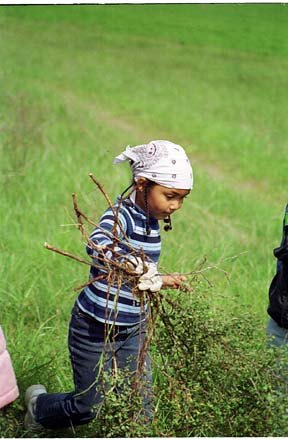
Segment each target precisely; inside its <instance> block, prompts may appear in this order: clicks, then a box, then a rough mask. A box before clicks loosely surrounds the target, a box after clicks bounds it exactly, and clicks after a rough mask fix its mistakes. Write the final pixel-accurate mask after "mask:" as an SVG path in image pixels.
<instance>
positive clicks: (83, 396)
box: [35, 307, 111, 429]
mask: <svg viewBox="0 0 288 439" xmlns="http://www.w3.org/2000/svg"><path fill="white" fill-rule="evenodd" d="M98 328H99V323H98V322H96V321H95V322H94V321H93V320H92V319H89V318H88V319H87V318H86V317H85V316H83V314H82V313H81V312H80V311H79V309H78V307H75V308H74V310H73V312H72V318H71V322H70V329H69V350H70V358H71V364H72V368H73V375H74V384H75V390H74V392H69V393H52V394H45V393H43V394H41V395H39V397H38V398H37V401H36V408H35V420H36V422H38V423H40V424H41V425H42V426H44V427H45V428H50V429H55V428H62V427H68V426H71V425H79V424H85V423H87V422H89V421H90V420H92V419H93V418H94V417H95V413H94V410H93V406H94V405H95V404H97V403H99V402H100V401H101V395H100V394H99V393H98V392H97V390H96V386H97V384H98V381H99V377H98V374H99V367H100V364H101V360H102V358H103V355H102V353H103V348H104V342H103V341H99V339H100V340H101V336H100V338H99V336H98ZM109 367H111V364H110V365H109V364H108V361H107V358H106V368H109Z"/></svg>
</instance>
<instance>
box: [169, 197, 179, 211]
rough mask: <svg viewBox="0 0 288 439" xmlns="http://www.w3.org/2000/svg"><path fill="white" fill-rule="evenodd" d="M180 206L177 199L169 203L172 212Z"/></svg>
mask: <svg viewBox="0 0 288 439" xmlns="http://www.w3.org/2000/svg"><path fill="white" fill-rule="evenodd" d="M180 207H181V202H180V201H178V200H173V201H172V203H171V204H170V209H171V211H172V212H175V210H178V209H180Z"/></svg>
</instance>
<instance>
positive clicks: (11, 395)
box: [0, 326, 19, 409]
mask: <svg viewBox="0 0 288 439" xmlns="http://www.w3.org/2000/svg"><path fill="white" fill-rule="evenodd" d="M18 396H19V391H18V387H17V382H16V378H15V373H14V370H13V366H12V363H11V358H10V355H9V352H8V351H7V349H6V342H5V337H4V334H3V331H2V328H1V326H0V409H1V408H2V407H4V406H6V405H7V404H10V402H12V401H14V400H15V399H16V398H18Z"/></svg>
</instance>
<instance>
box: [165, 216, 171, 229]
mask: <svg viewBox="0 0 288 439" xmlns="http://www.w3.org/2000/svg"><path fill="white" fill-rule="evenodd" d="M164 223H166V225H165V226H164V230H165V232H169V230H172V222H171V217H170V215H168V216H167V217H166V218H164Z"/></svg>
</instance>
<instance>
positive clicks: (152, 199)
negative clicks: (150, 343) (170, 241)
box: [25, 140, 193, 430]
mask: <svg viewBox="0 0 288 439" xmlns="http://www.w3.org/2000/svg"><path fill="white" fill-rule="evenodd" d="M124 161H129V163H130V166H131V169H132V174H133V183H132V185H131V186H129V188H127V189H126V191H124V193H125V192H127V190H128V189H131V188H132V189H131V192H130V194H129V195H128V196H127V197H125V198H123V194H124V193H122V195H121V196H120V197H118V199H117V201H116V203H115V205H114V206H113V208H111V207H110V208H108V209H107V211H106V212H105V213H104V214H103V216H102V217H101V219H100V223H99V226H98V227H96V229H95V230H94V231H93V232H92V234H91V236H90V240H91V242H90V243H88V246H87V252H88V254H89V255H90V256H91V257H92V259H93V261H94V264H93V266H91V270H90V280H92V279H93V280H94V281H93V282H92V283H90V284H89V285H88V286H87V287H85V288H84V290H83V291H82V292H81V293H80V295H79V297H78V299H77V300H76V302H75V305H74V308H73V310H72V318H71V322H70V328H69V340H68V342H69V350H70V358H71V363H72V368H73V373H74V384H75V390H74V391H73V392H69V393H56V394H48V393H47V392H46V389H45V387H44V386H42V385H40V384H37V385H34V386H30V387H29V388H28V389H27V391H26V395H25V401H26V405H27V413H26V416H25V425H26V427H27V428H29V429H35V430H36V429H39V428H41V427H42V428H43V427H45V428H52V429H53V428H59V427H66V426H70V425H77V424H84V423H87V422H89V421H90V420H92V419H93V418H94V417H95V413H94V411H93V407H94V406H95V405H96V404H97V403H99V402H101V399H102V398H103V396H102V395H101V394H100V392H99V391H98V392H97V390H96V389H97V384H98V383H99V377H98V373H99V367H100V366H99V364H100V363H101V361H100V359H101V358H103V357H101V355H102V354H103V352H104V351H105V357H104V358H105V370H108V371H111V370H112V368H113V361H116V363H117V367H118V368H121V369H124V368H127V367H128V368H129V370H130V372H131V373H133V371H134V372H135V371H136V370H137V357H138V352H139V349H141V347H142V346H143V342H144V339H145V314H146V311H147V305H144V307H143V304H142V303H140V302H139V301H138V300H137V298H136V297H135V295H134V294H133V291H132V290H131V287H130V288H129V283H122V284H121V285H120V287H119V286H118V287H117V279H116V283H114V284H112V285H111V279H110V277H109V280H108V274H107V269H106V271H105V269H104V266H105V267H106V266H107V260H110V261H111V264H116V263H119V261H120V264H122V266H123V269H129V270H131V271H132V272H134V273H136V274H137V275H138V278H139V282H138V285H137V287H138V289H139V290H140V291H141V290H142V291H147V290H150V291H153V292H155V293H157V291H159V290H160V289H161V288H165V287H166V288H178V287H179V286H180V285H181V283H182V282H183V280H185V277H184V276H181V275H173V276H164V275H160V274H159V273H158V270H157V262H158V259H159V256H160V248H161V240H160V233H159V223H158V220H164V221H165V222H166V223H167V224H166V226H165V229H166V230H170V229H172V226H171V220H170V215H172V214H173V213H174V212H175V211H176V210H178V209H180V208H181V207H182V203H183V199H184V198H185V197H186V196H187V195H188V194H189V193H190V190H191V189H192V185H193V175H192V168H191V165H190V163H189V160H188V158H187V156H186V153H185V151H184V150H183V148H182V147H181V146H179V145H176V144H174V143H171V142H168V141H165V140H157V141H152V142H150V143H148V144H144V145H138V146H135V147H134V148H130V147H127V148H126V150H125V151H124V152H123V153H122V154H120V155H119V156H117V157H116V158H115V160H114V163H121V162H124ZM115 212H117V215H115ZM115 233H116V234H117V240H116V244H115V238H114V236H115ZM131 249H132V251H131ZM141 252H142V254H143V252H144V254H145V261H144V259H143V257H141ZM101 258H102V260H101ZM101 261H102V262H101ZM101 264H102V265H101ZM105 264H106V265H105ZM103 273H104V274H105V273H106V274H105V275H103ZM138 278H137V279H138ZM112 283H113V282H112ZM107 328H108V329H107ZM112 328H113V331H112ZM107 338H109V343H105V341H106V340H107ZM145 360H146V361H145V362H144V364H145V370H144V373H143V376H144V377H145V378H144V379H145V380H146V381H147V383H148V384H149V383H150V382H151V368H150V362H149V357H148V356H147V358H146V359H145ZM148 405H149V402H148ZM147 410H148V412H149V408H148V409H147ZM148 416H149V414H148Z"/></svg>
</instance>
